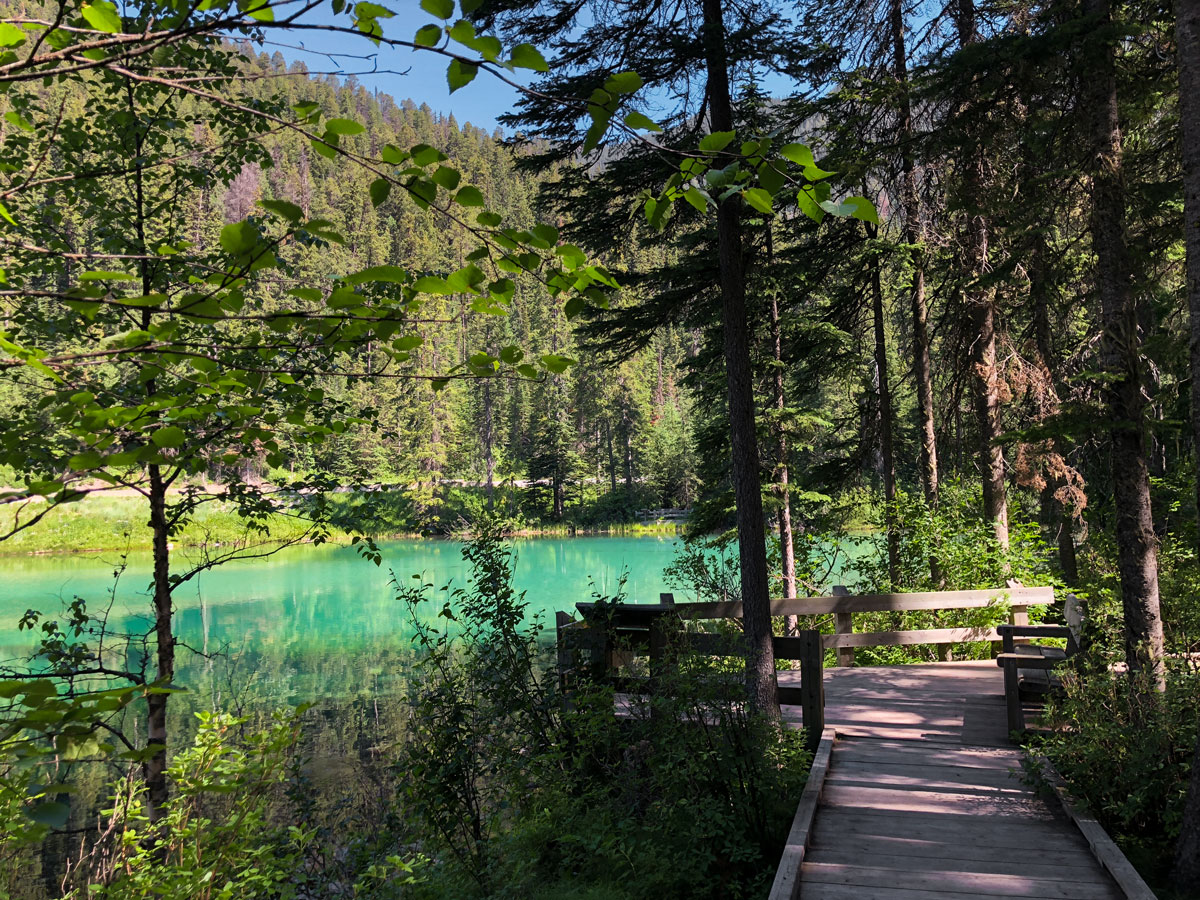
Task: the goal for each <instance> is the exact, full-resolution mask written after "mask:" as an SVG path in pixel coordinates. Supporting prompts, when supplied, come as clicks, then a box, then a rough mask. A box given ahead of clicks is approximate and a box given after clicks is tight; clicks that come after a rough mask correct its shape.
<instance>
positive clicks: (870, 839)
mask: <svg viewBox="0 0 1200 900" xmlns="http://www.w3.org/2000/svg"><path fill="white" fill-rule="evenodd" d="M960 837H961V832H960ZM1028 846H1029V845H1028V842H1026V844H1025V845H1024V846H1023V847H1022V846H1021V845H1018V846H1016V847H1006V846H1004V845H1003V844H984V843H979V842H976V841H971V840H958V841H950V840H947V839H945V837H944V836H943V837H941V838H939V839H936V840H928V839H924V838H918V837H913V836H912V835H909V834H906V835H905V836H903V837H901V836H900V835H896V834H865V833H863V832H861V831H858V830H854V829H845V828H842V827H840V826H839V825H838V824H837V823H836V821H827V822H825V823H823V824H817V825H816V827H815V828H814V830H813V837H812V849H811V851H810V852H811V853H812V854H813V858H814V859H817V858H818V857H819V856H820V857H823V856H824V855H825V854H826V853H829V852H835V853H841V852H847V853H857V854H859V858H860V859H868V858H872V856H873V855H875V854H877V855H879V856H895V855H908V856H914V857H927V858H934V859H939V860H961V861H963V862H968V861H970V860H983V861H988V860H993V859H995V858H996V857H997V855H1003V856H1004V857H1006V858H1008V859H1016V858H1018V857H1020V856H1021V854H1020V853H1017V852H1014V851H1017V850H1027V849H1028ZM1026 858H1027V857H1026ZM1080 860H1082V861H1083V862H1082V863H1081V862H1080ZM1090 860H1091V858H1090V856H1089V855H1088V852H1087V847H1086V845H1083V844H1078V843H1074V842H1071V841H1068V840H1062V841H1058V842H1046V841H1039V842H1038V845H1037V861H1038V863H1039V864H1045V865H1063V866H1077V865H1081V864H1082V865H1086V866H1089V867H1090V864H1091V863H1090Z"/></svg>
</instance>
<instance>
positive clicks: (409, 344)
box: [392, 334, 425, 353]
mask: <svg viewBox="0 0 1200 900" xmlns="http://www.w3.org/2000/svg"><path fill="white" fill-rule="evenodd" d="M423 343H425V339H424V338H423V337H421V336H420V335H419V334H406V335H404V336H403V337H398V338H396V339H395V340H394V341H392V347H393V348H394V349H396V350H399V351H400V352H401V353H407V352H408V351H409V350H416V349H417V348H418V347H420V346H421V345H422V344H423Z"/></svg>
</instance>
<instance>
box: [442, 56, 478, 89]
mask: <svg viewBox="0 0 1200 900" xmlns="http://www.w3.org/2000/svg"><path fill="white" fill-rule="evenodd" d="M478 72H479V66H477V65H474V64H472V63H465V62H463V61H462V60H459V59H452V60H450V65H449V66H447V67H446V83H447V84H449V85H450V93H452V94H453V93H454V92H455V91H457V90H458V89H459V88H461V87H466V86H467V85H468V84H470V83H471V82H472V81H474V80H475V76H476V74H478Z"/></svg>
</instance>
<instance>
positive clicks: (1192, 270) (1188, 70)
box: [1172, 0, 1200, 889]
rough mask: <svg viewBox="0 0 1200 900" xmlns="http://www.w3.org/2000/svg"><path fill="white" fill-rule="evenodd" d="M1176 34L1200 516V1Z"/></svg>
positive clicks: (1185, 861)
mask: <svg viewBox="0 0 1200 900" xmlns="http://www.w3.org/2000/svg"><path fill="white" fill-rule="evenodd" d="M1175 38H1176V44H1177V45H1178V48H1179V118H1180V123H1181V125H1180V127H1181V130H1182V132H1183V216H1184V241H1185V244H1186V247H1187V294H1188V310H1189V312H1190V314H1191V370H1192V371H1191V375H1192V446H1193V449H1194V451H1195V453H1196V455H1197V472H1196V511H1197V515H1200V0H1176V2H1175ZM1197 534H1198V535H1200V530H1198V531H1197ZM1172 877H1173V879H1174V881H1175V884H1176V885H1178V886H1179V888H1180V889H1182V888H1184V887H1185V886H1195V885H1197V884H1200V733H1197V735H1196V749H1195V751H1194V752H1193V753H1192V779H1191V785H1190V786H1189V788H1188V796H1187V801H1186V802H1185V804H1184V812H1183V823H1182V824H1181V826H1180V829H1179V842H1178V843H1177V844H1176V846H1175V869H1174V872H1173V873H1172Z"/></svg>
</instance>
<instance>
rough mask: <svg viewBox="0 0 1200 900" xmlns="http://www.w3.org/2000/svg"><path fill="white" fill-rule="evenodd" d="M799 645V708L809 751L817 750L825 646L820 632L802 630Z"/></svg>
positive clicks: (822, 717) (822, 718)
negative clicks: (801, 712)
mask: <svg viewBox="0 0 1200 900" xmlns="http://www.w3.org/2000/svg"><path fill="white" fill-rule="evenodd" d="M797 637H798V638H799V639H800V641H801V645H800V708H801V710H802V711H803V715H804V740H805V743H806V744H807V746H808V749H809V750H812V751H814V752H815V751H816V749H817V744H818V743H819V742H820V740H821V733H822V732H823V731H824V730H825V673H824V659H825V648H824V647H823V646H822V644H821V632H819V631H816V630H813V629H805V630H804V631H801V632H800V633H799V634H798V635H797Z"/></svg>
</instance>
